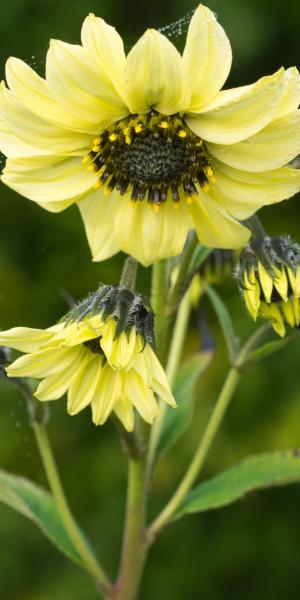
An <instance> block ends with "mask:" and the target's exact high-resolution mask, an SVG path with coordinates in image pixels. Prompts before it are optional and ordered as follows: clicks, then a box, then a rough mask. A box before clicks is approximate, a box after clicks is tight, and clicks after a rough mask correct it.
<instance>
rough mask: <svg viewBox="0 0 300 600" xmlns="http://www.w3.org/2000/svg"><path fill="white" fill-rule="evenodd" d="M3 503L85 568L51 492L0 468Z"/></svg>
mask: <svg viewBox="0 0 300 600" xmlns="http://www.w3.org/2000/svg"><path fill="white" fill-rule="evenodd" d="M0 501H1V502H4V504H6V505H7V506H10V507H11V508H14V509H15V510H16V511H17V512H19V513H21V514H22V515H24V516H25V517H28V519H30V520H31V521H33V522H34V523H35V524H36V525H37V526H38V527H39V528H40V529H41V530H42V532H43V533H44V534H45V535H46V536H47V537H48V538H49V539H50V540H51V542H53V544H55V545H56V546H57V547H58V548H59V550H60V551H61V552H62V553H63V554H65V555H66V556H67V557H68V558H69V559H70V560H72V561H74V562H75V563H77V564H80V565H81V566H83V565H82V561H81V559H80V557H79V555H78V553H77V551H76V549H75V548H74V546H73V544H72V542H71V540H70V538H69V535H68V533H67V531H66V530H65V527H64V524H63V523H62V521H61V518H60V515H59V512H58V510H57V508H56V505H55V502H54V500H53V498H52V496H51V495H50V494H49V493H48V492H46V491H45V490H43V489H42V488H41V487H39V486H37V485H35V484H34V483H32V482H31V481H29V480H27V479H25V478H23V477H19V476H17V475H12V474H10V473H6V472H5V471H2V470H1V469H0Z"/></svg>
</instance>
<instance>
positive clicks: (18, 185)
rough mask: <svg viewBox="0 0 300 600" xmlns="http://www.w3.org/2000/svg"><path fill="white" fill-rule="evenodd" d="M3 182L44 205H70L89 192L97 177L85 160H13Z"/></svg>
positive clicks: (47, 158) (10, 161) (47, 157)
mask: <svg viewBox="0 0 300 600" xmlns="http://www.w3.org/2000/svg"><path fill="white" fill-rule="evenodd" d="M1 179H2V181H3V183H5V184H6V185H8V186H9V187H10V188H12V189H13V190H15V191H16V192H18V193H19V194H22V196H25V197H26V198H29V200H33V201H35V202H37V203H38V204H40V205H41V206H43V204H44V203H46V204H47V202H51V204H54V203H56V202H58V203H60V202H61V201H62V200H63V201H65V200H67V201H68V202H67V203H66V204H67V206H68V205H70V204H72V203H73V202H75V201H76V200H77V199H78V198H80V197H81V196H82V195H83V194H86V193H87V192H89V191H90V190H91V189H92V188H93V186H94V184H95V182H96V181H97V177H96V174H95V173H91V172H89V171H87V169H85V168H84V165H83V164H82V160H81V157H67V158H63V157H55V156H54V157H51V156H39V157H35V158H29V157H26V158H18V159H15V158H10V159H8V160H7V162H6V166H5V169H4V171H3V175H2V177H1ZM64 207H65V206H64Z"/></svg>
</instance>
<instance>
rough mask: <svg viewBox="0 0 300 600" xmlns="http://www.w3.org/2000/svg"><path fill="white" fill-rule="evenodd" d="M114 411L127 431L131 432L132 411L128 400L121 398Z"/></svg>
mask: <svg viewBox="0 0 300 600" xmlns="http://www.w3.org/2000/svg"><path fill="white" fill-rule="evenodd" d="M114 411H115V413H116V415H117V417H118V419H120V421H121V422H122V423H123V425H124V427H125V429H126V430H127V431H133V428H134V410H133V406H132V404H131V402H130V400H128V398H121V399H120V400H119V401H118V402H117V403H116V404H115V407H114Z"/></svg>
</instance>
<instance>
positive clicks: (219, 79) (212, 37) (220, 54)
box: [183, 4, 232, 112]
mask: <svg viewBox="0 0 300 600" xmlns="http://www.w3.org/2000/svg"><path fill="white" fill-rule="evenodd" d="M231 62H232V52H231V46H230V42H229V40H228V38H227V35H226V33H225V31H224V29H223V28H222V27H221V25H219V23H218V22H217V20H216V17H215V15H214V13H213V12H212V11H211V10H209V8H207V7H206V6H203V4H200V5H199V7H198V8H197V10H196V11H195V13H194V15H193V17H192V19H191V22H190V26H189V29H188V34H187V40H186V45H185V49H184V53H183V64H184V66H185V68H186V69H187V72H188V74H189V79H190V86H191V91H192V96H191V104H190V108H189V110H190V111H191V112H192V111H193V110H196V111H197V109H199V108H203V106H204V105H205V104H206V103H207V102H208V101H209V100H210V99H211V98H213V97H214V96H215V95H216V94H217V92H218V91H219V90H220V89H221V88H222V87H223V85H224V83H225V81H226V79H227V77H228V74H229V71H230V68H231Z"/></svg>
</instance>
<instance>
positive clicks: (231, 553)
mask: <svg viewBox="0 0 300 600" xmlns="http://www.w3.org/2000/svg"><path fill="white" fill-rule="evenodd" d="M208 4H209V7H210V8H212V9H213V10H214V11H215V12H216V13H217V15H218V18H219V21H220V22H221V23H222V24H223V26H224V27H225V29H226V31H227V33H228V35H229V37H230V39H231V42H232V46H233V52H234V61H233V69H232V74H231V76H230V81H229V84H230V85H241V84H246V83H249V82H252V81H254V80H255V79H256V78H258V77H260V76H262V75H265V74H268V73H271V72H273V71H275V70H276V69H277V68H278V67H279V66H281V65H284V66H285V67H288V66H290V65H294V64H297V61H299V22H300V5H299V3H298V1H297V0H290V1H289V2H288V3H284V4H283V3H282V1H281V0H264V1H263V2H262V1H261V0H247V1H241V0H226V2H225V1H224V0H223V1H221V0H219V1H218V0H215V1H213V0H211V1H209V2H208ZM193 8H195V4H194V3H191V2H190V0H181V1H180V0H177V1H176V2H174V1H173V0H165V1H164V2H163V3H162V2H161V0H152V2H151V3H150V2H148V3H147V2H143V3H141V2H137V0H136V1H133V2H129V3H127V2H126V3H124V2H122V1H121V0H115V1H114V2H113V3H112V2H109V1H108V0H102V1H100V0H98V1H96V0H95V1H92V0H73V1H72V2H71V3H68V2H62V1H61V0H60V1H59V0H43V1H41V0H40V1H38V0H10V1H9V2H6V3H5V4H4V3H3V4H2V5H1V9H0V16H1V18H0V40H1V49H0V54H1V60H0V64H1V69H2V70H3V68H4V63H5V60H6V58H7V57H8V56H10V55H14V56H18V57H21V58H23V59H24V60H25V61H27V62H28V63H29V64H31V65H32V66H34V67H35V68H37V70H38V71H39V72H40V73H42V72H43V64H44V57H45V53H46V51H47V45H48V41H49V38H50V37H54V38H59V39H63V40H65V41H69V42H74V43H76V42H78V41H79V34H80V26H81V22H82V20H83V19H84V17H85V16H86V14H87V13H88V12H94V13H96V14H97V15H99V16H102V17H104V18H105V19H106V20H107V21H109V22H110V23H111V24H114V25H115V26H116V27H117V28H118V30H119V32H120V33H121V34H122V35H123V36H124V38H125V44H126V49H127V50H129V49H130V47H131V46H132V44H133V43H134V41H135V40H136V39H137V37H138V36H139V35H140V34H141V33H142V32H143V31H144V29H145V28H146V27H148V26H153V27H161V26H164V25H168V24H169V23H171V22H172V21H174V20H177V19H179V18H181V17H183V16H185V15H186V14H187V13H188V12H189V11H191V10H192V9H193ZM173 41H175V42H176V43H177V42H178V44H179V46H181V47H182V44H183V41H184V39H182V38H180V39H178V40H173ZM299 66H300V65H299V62H298V67H299ZM0 194H1V202H0V223H1V225H0V227H1V238H0V327H1V328H2V329H7V328H9V327H12V326H14V325H18V324H20V325H21V324H22V325H27V326H36V327H46V326H49V325H50V324H52V323H53V322H54V321H55V320H57V319H58V318H59V317H60V316H61V314H63V313H64V312H65V311H66V303H65V300H64V297H65V295H66V294H71V295H72V296H75V297H80V296H82V295H85V294H86V293H87V292H88V291H91V290H93V289H94V288H95V287H96V285H97V283H98V282H99V281H104V282H111V283H116V282H117V281H118V278H119V275H120V270H121V265H122V260H123V257H122V256H121V255H119V256H117V257H115V258H114V259H112V260H110V261H109V262H107V263H102V264H92V262H91V260H90V255H89V251H88V247H87V243H86V240H85V236H84V233H83V228H82V226H81V223H80V219H79V214H78V212H77V210H76V208H75V207H73V208H71V209H68V210H67V211H65V212H63V213H60V214H58V215H53V214H51V213H47V212H46V211H43V210H42V209H41V208H39V207H38V206H36V205H35V204H34V203H31V202H30V201H28V200H25V199H23V198H21V197H19V196H17V195H16V194H14V193H13V192H11V191H10V190H8V189H6V188H5V187H4V186H1V192H0ZM299 201H300V198H299V197H298V198H294V199H292V200H290V201H289V202H284V203H282V204H281V205H278V206H275V207H272V208H268V209H265V210H263V211H261V213H260V214H261V216H262V217H263V219H264V223H265V225H266V226H267V227H268V230H269V232H270V233H271V234H278V233H290V234H291V235H292V236H293V237H294V238H295V239H296V240H297V241H298V242H300V227H299V225H300V210H299V206H298V203H299ZM149 280H150V270H149V269H148V270H146V269H144V270H141V272H140V275H139V287H140V289H141V290H143V291H144V292H148V289H149ZM222 293H223V296H224V298H225V299H226V300H227V302H228V304H229V306H230V309H231V311H232V313H233V314H234V318H235V324H236V327H237V330H238V331H239V332H240V334H241V336H243V337H246V336H247V335H248V334H249V332H251V331H252V330H253V329H254V327H253V325H252V324H251V323H250V321H249V320H248V318H247V316H246V314H245V312H244V310H243V308H242V306H241V303H240V300H239V297H238V294H237V291H236V287H235V283H234V282H233V281H230V282H227V283H226V284H225V285H224V286H223V288H222ZM206 311H207V317H208V319H209V320H210V322H211V327H212V330H213V332H214V338H215V344H216V349H217V355H216V358H215V359H214V361H213V364H212V365H211V367H210V368H209V370H208V372H207V373H206V375H205V377H204V378H203V380H202V381H201V385H199V389H198V402H197V409H196V414H195V419H194V421H193V428H192V430H191V431H190V432H189V433H188V434H187V435H186V436H185V437H184V439H183V440H182V442H180V444H178V445H177V446H176V448H175V451H174V452H173V455H172V456H169V457H167V459H165V460H164V461H163V462H162V463H161V465H160V468H159V471H158V474H157V478H156V480H155V483H154V490H155V500H154V501H153V503H152V507H151V512H152V513H154V512H155V511H157V510H158V509H159V508H160V507H161V505H162V503H163V501H164V500H165V499H166V498H167V497H168V495H169V494H170V491H171V490H172V489H173V487H174V485H175V482H176V481H177V480H178V478H179V476H180V474H181V473H182V472H183V470H184V467H185V465H186V464H187V461H188V460H189V457H190V456H191V454H192V451H193V448H194V446H195V444H196V441H197V439H198V437H199V434H200V432H201V431H202V429H203V426H204V424H205V422H206V420H207V417H208V416H209V413H210V410H211V406H212V403H213V401H214V398H215V395H216V393H217V391H218V390H219V388H220V385H221V382H222V380H223V378H224V375H225V373H226V369H227V367H228V362H227V358H226V354H225V349H224V345H223V341H222V339H221V336H220V333H219V331H218V327H217V324H216V323H215V320H214V315H213V314H212V312H211V310H210V308H209V306H207V307H206ZM198 343H199V340H198V333H197V328H196V320H195V323H194V325H193V326H192V327H191V330H190V334H189V343H188V345H187V353H189V352H191V351H192V350H193V349H195V348H197V345H198ZM299 373H300V371H299V342H297V341H295V342H293V343H291V344H290V345H289V346H288V347H287V348H286V349H285V350H284V351H281V353H279V354H277V355H274V356H273V357H271V358H269V359H268V360H267V361H265V362H264V363H263V364H262V365H260V366H258V367H256V369H255V370H253V371H251V372H250V373H249V374H247V375H246V376H245V377H244V379H243V381H242V383H241V385H240V387H239V389H238V393H237V394H236V397H235V401H234V403H233V405H232V408H231V410H230V412H229V415H228V417H227V419H226V422H225V424H224V427H223V429H222V432H221V433H220V435H219V436H218V439H217V441H216V443H215V445H214V448H213V452H212V453H211V455H210V458H209V460H208V462H207V465H206V468H205V476H208V475H210V474H212V473H214V472H216V471H217V470H219V469H221V468H223V467H225V466H228V465H231V464H233V463H235V462H237V461H238V460H239V459H240V458H242V457H244V456H246V455H247V454H248V453H255V452H257V451H262V450H272V449H276V448H288V447H297V446H300V374H299ZM0 397H1V403H0V466H1V468H4V469H7V470H10V471H12V472H15V473H20V474H24V475H25V476H27V477H29V478H32V479H34V480H35V481H37V482H39V483H40V484H43V485H45V480H44V475H43V472H42V469H41V464H40V459H39V457H38V455H37V452H36V448H35V445H34V440H33V437H32V433H31V430H30V427H29V426H28V423H27V417H26V412H25V408H24V405H23V401H22V400H21V399H20V398H19V397H18V395H17V393H15V392H14V391H12V389H11V387H10V385H9V384H8V383H4V382H2V383H1V384H0ZM50 434H51V437H52V440H53V445H54V448H55V453H56V456H57V460H58V462H59V464H60V465H61V472H62V476H63V479H64V482H65V487H66V490H67V493H68V495H69V498H70V502H71V505H72V507H73V509H74V511H75V514H76V515H78V517H79V520H80V522H81V523H82V525H83V527H84V528H85V529H86V531H87V532H88V533H89V534H90V535H91V538H92V540H93V543H94V545H95V547H96V549H97V550H98V551H99V554H100V556H101V557H102V561H103V563H104V565H105V566H106V567H107V568H108V569H109V571H110V572H111V573H112V574H113V573H114V570H115V568H116V563H117V558H118V547H119V544H120V536H121V524H122V519H123V513H124V500H125V482H126V460H125V457H124V455H123V453H122V451H121V450H120V444H119V441H118V438H117V436H116V434H115V431H114V429H113V428H112V426H111V425H110V424H108V425H106V426H105V427H103V428H96V427H94V426H93V425H92V422H91V418H90V413H89V410H86V411H84V413H82V414H80V415H79V416H77V417H73V418H70V417H68V416H67V415H66V410H65V401H64V400H61V401H58V402H54V403H53V404H51V421H50ZM299 505H300V486H297V485H295V486H291V487H288V488H283V489H277V490H273V491H268V492H264V493H261V494H257V495H254V496H253V497H251V498H248V499H247V500H245V501H244V502H240V503H238V504H235V505H233V506H232V507H229V508H227V509H225V510H224V511H220V512H219V511H215V512H214V511H212V512H210V513H207V514H206V515H204V516H203V515H200V516H193V517H190V518H189V519H187V518H186V519H184V520H182V521H181V522H179V523H177V524H175V525H173V526H172V527H171V528H170V529H169V530H168V531H166V533H165V534H164V535H163V536H162V538H161V540H160V541H159V543H158V544H157V546H155V547H154V549H153V551H152V554H151V556H150V559H149V563H148V568H147V570H146V575H145V577H144V581H143V587H142V592H141V598H142V599H143V600H150V599H152V598H153V597H154V596H155V597H157V598H159V599H163V600H181V599H183V598H184V599H188V600H194V599H195V600H198V598H199V599H200V598H201V599H203V600H223V599H225V598H226V599H227V598H228V597H230V598H232V599H233V600H238V599H240V598H243V600H253V599H254V598H255V599H257V600H262V599H265V598H272V600H294V599H295V600H296V599H298V598H299V587H300V522H299V521H300V518H299V514H300V513H299ZM0 538H1V561H0V598H1V599H2V600H54V599H55V600H66V599H69V598H72V600H94V599H96V598H97V597H98V596H97V593H96V592H95V591H94V589H93V586H92V584H91V583H90V582H89V580H88V578H87V576H86V575H85V574H84V573H82V572H81V571H80V570H79V569H77V567H75V566H73V565H71V564H69V563H68V562H67V560H66V559H65V558H64V557H62V556H60V555H59V554H58V552H57V551H56V549H55V548H54V547H52V546H51V545H50V543H49V542H48V541H46V540H45V539H44V538H43V537H42V535H41V533H40V532H39V531H38V530H36V529H35V528H34V525H32V524H31V523H29V522H27V521H26V520H25V518H23V517H21V516H19V515H17V514H16V513H14V512H13V511H12V510H10V509H8V508H6V507H4V506H2V505H0Z"/></svg>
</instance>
